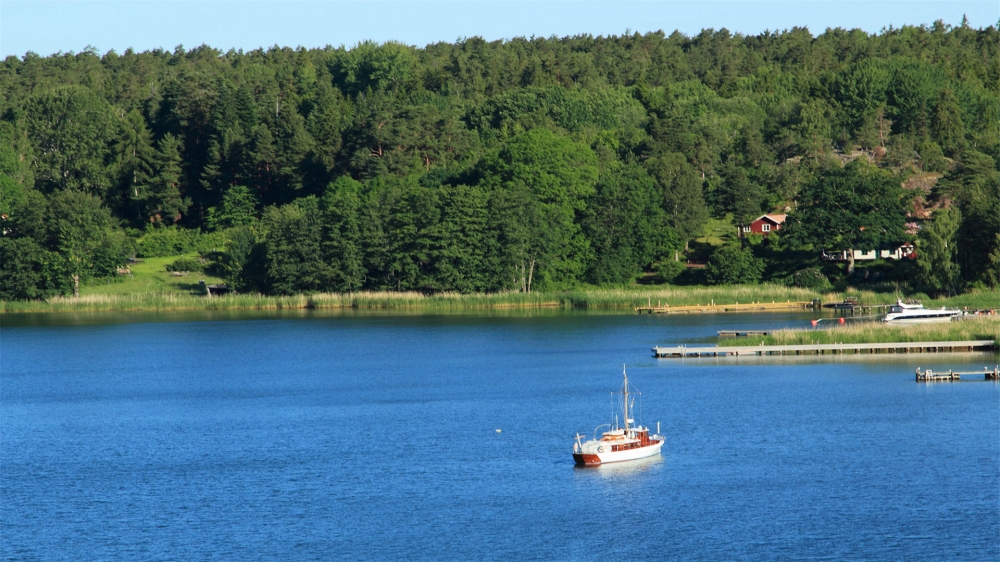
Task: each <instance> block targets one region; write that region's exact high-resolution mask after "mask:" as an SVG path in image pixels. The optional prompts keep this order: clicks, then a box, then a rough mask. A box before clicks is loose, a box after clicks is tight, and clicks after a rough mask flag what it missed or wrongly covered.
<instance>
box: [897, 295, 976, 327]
mask: <svg viewBox="0 0 1000 562" xmlns="http://www.w3.org/2000/svg"><path fill="white" fill-rule="evenodd" d="M961 315H962V311H961V310H958V309H955V308H945V307H943V306H942V307H941V308H940V309H937V308H924V305H922V304H907V303H904V302H903V301H901V300H898V301H896V304H894V305H892V306H891V307H889V313H888V314H886V315H885V318H883V319H882V321H883V322H891V323H894V324H905V323H915V322H949V321H950V320H951V319H952V318H956V317H958V316H961Z"/></svg>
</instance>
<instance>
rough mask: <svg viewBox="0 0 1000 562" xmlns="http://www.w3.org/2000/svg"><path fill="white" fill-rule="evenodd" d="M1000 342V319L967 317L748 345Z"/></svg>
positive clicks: (814, 332)
mask: <svg viewBox="0 0 1000 562" xmlns="http://www.w3.org/2000/svg"><path fill="white" fill-rule="evenodd" d="M971 340H993V341H1000V316H997V315H987V316H966V317H963V318H959V319H956V320H953V321H951V322H934V323H928V324H908V325H898V324H886V323H883V322H857V323H850V324H846V325H843V326H840V325H837V326H835V327H833V328H828V329H827V328H824V329H801V330H800V329H795V330H777V331H775V332H772V333H771V334H770V335H767V336H757V337H750V338H747V345H761V344H763V345H808V344H827V343H894V342H928V341H971Z"/></svg>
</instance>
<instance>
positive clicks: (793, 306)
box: [635, 301, 816, 314]
mask: <svg viewBox="0 0 1000 562" xmlns="http://www.w3.org/2000/svg"><path fill="white" fill-rule="evenodd" d="M815 306H816V304H815V303H813V302H792V301H786V302H774V301H771V302H745V303H735V304H715V303H714V302H712V303H706V304H693V305H682V306H670V305H668V304H664V305H661V304H660V303H657V304H656V306H653V303H652V302H650V303H649V306H637V307H635V311H636V312H638V313H639V314H642V313H644V312H645V313H648V314H692V313H693V314H697V313H706V314H715V313H718V312H759V311H761V310H765V311H774V310H802V309H804V308H814V307H815Z"/></svg>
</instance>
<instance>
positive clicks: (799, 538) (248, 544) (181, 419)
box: [0, 312, 1000, 561]
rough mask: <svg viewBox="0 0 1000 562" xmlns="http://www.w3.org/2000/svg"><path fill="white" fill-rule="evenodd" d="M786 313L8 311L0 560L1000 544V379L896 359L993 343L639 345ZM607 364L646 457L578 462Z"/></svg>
mask: <svg viewBox="0 0 1000 562" xmlns="http://www.w3.org/2000/svg"><path fill="white" fill-rule="evenodd" d="M206 318H213V319H215V320H214V321H206ZM220 318H223V319H220ZM807 319H808V316H802V315H798V314H773V315H762V316H754V315H739V316H734V315H729V316H613V315H585V314H560V313H553V314H548V315H541V316H539V315H531V314H511V315H497V316H469V315H450V316H433V315H414V316H388V315H387V316H371V315H350V314H348V315H323V314H316V313H302V312H295V313H285V314H273V313H272V314H259V313H257V314H245V313H227V314H222V315H219V314H217V313H216V314H215V315H214V316H212V315H211V314H210V313H175V314H169V315H164V314H160V315H143V316H135V315H132V316H122V315H114V314H108V315H95V314H92V315H77V316H68V315H67V316H54V315H48V316H44V315H43V316H6V317H4V318H3V319H2V320H3V323H4V326H3V329H2V333H0V509H2V511H0V515H2V529H0V533H2V534H0V556H2V557H3V558H4V559H10V560H64V559H88V560H90V559H93V560H99V559H153V560H164V559H170V560H177V559H191V560H202V559H228V560H234V559H254V560H287V559H296V560H310V559H316V560H328V559H347V560H358V559H371V560H386V559H403V558H405V559H461V560H469V559H518V560H520V559H539V560H579V559H584V560H586V559H626V558H628V559H656V560H660V559H676V560H693V559H727V560H775V559H831V560H852V559H853V560H886V559H889V560H918V559H949V560H976V561H980V560H996V559H998V558H1000V494H998V490H1000V466H998V465H1000V461H998V459H1000V387H998V386H997V385H996V384H994V383H992V382H990V383H987V382H982V381H979V382H965V381H963V382H959V383H951V384H949V383H938V384H932V385H925V384H917V383H915V382H914V381H913V370H914V369H915V368H916V367H917V366H920V367H922V368H927V367H931V368H944V369H947V368H960V367H961V368H963V369H973V368H974V369H981V368H982V366H983V365H985V364H987V363H989V364H991V365H992V364H995V363H996V362H997V361H998V357H997V356H984V355H942V356H928V355H924V356H917V355H910V356H905V355H901V356H896V357H891V356H876V357H875V358H870V357H852V356H838V357H824V358H822V360H818V359H817V358H788V357H785V358H751V357H740V358H719V359H714V358H713V359H688V360H678V359H654V358H652V357H651V354H650V352H649V348H650V347H651V346H653V345H658V344H659V345H662V344H669V343H678V342H691V341H702V342H707V341H710V338H711V336H714V334H715V331H716V330H718V329H747V328H757V329H759V328H765V327H775V326H782V325H803V324H807V322H806V320H807ZM137 320H138V321H137ZM622 363H628V369H629V378H630V379H631V380H632V381H633V382H634V383H635V384H636V386H638V388H639V389H640V390H641V391H642V392H643V394H642V414H643V421H644V422H646V423H647V424H650V425H653V427H654V428H655V424H656V422H657V421H659V422H661V426H662V429H663V432H664V433H665V434H666V435H667V443H666V445H665V447H664V454H663V455H662V457H660V458H654V459H651V460H648V461H639V462H636V463H630V464H625V465H618V466H614V465H609V466H604V467H599V468H575V467H574V466H573V463H572V459H571V455H570V453H571V450H572V436H573V435H574V433H576V432H583V433H588V434H589V433H590V432H592V431H593V428H594V427H595V426H596V425H598V424H600V423H605V422H607V421H609V420H608V418H609V417H610V405H609V391H611V390H614V389H615V388H616V387H617V386H618V385H619V384H620V376H621V365H622ZM497 429H501V430H502V432H501V433H497V432H496V430H497Z"/></svg>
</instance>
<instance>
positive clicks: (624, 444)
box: [573, 367, 664, 466]
mask: <svg viewBox="0 0 1000 562" xmlns="http://www.w3.org/2000/svg"><path fill="white" fill-rule="evenodd" d="M622 375H623V377H624V379H625V381H624V383H623V384H622V390H621V392H615V393H613V395H619V396H620V397H621V404H622V410H623V413H624V416H623V417H622V419H623V420H624V422H625V425H624V426H621V427H620V426H619V425H618V420H617V416H616V417H615V420H614V423H613V424H603V425H599V426H597V428H596V429H595V430H594V436H593V438H592V439H590V440H588V441H582V440H581V439H582V438H583V437H584V436H583V435H580V434H579V433H577V434H576V442H574V443H573V460H574V461H576V464H578V465H583V466H595V465H601V464H607V463H614V462H623V461H633V460H638V459H644V458H646V457H651V456H653V455H658V454H660V448H661V447H663V441H664V439H663V436H662V435H660V424H659V422H657V424H656V434H655V435H650V434H649V428H648V427H643V426H642V425H641V424H639V425H633V424H634V422H635V420H634V419H633V417H632V416H633V413H634V411H635V410H634V406H635V397H636V396H639V395H640V393H639V392H638V391H636V390H635V389H634V387H631V385H629V382H628V373H626V372H625V369H624V367H623V368H622ZM603 427H607V428H608V430H607V431H604V432H602V433H601V437H600V438H598V437H597V432H598V431H599V430H600V429H601V428H603Z"/></svg>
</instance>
